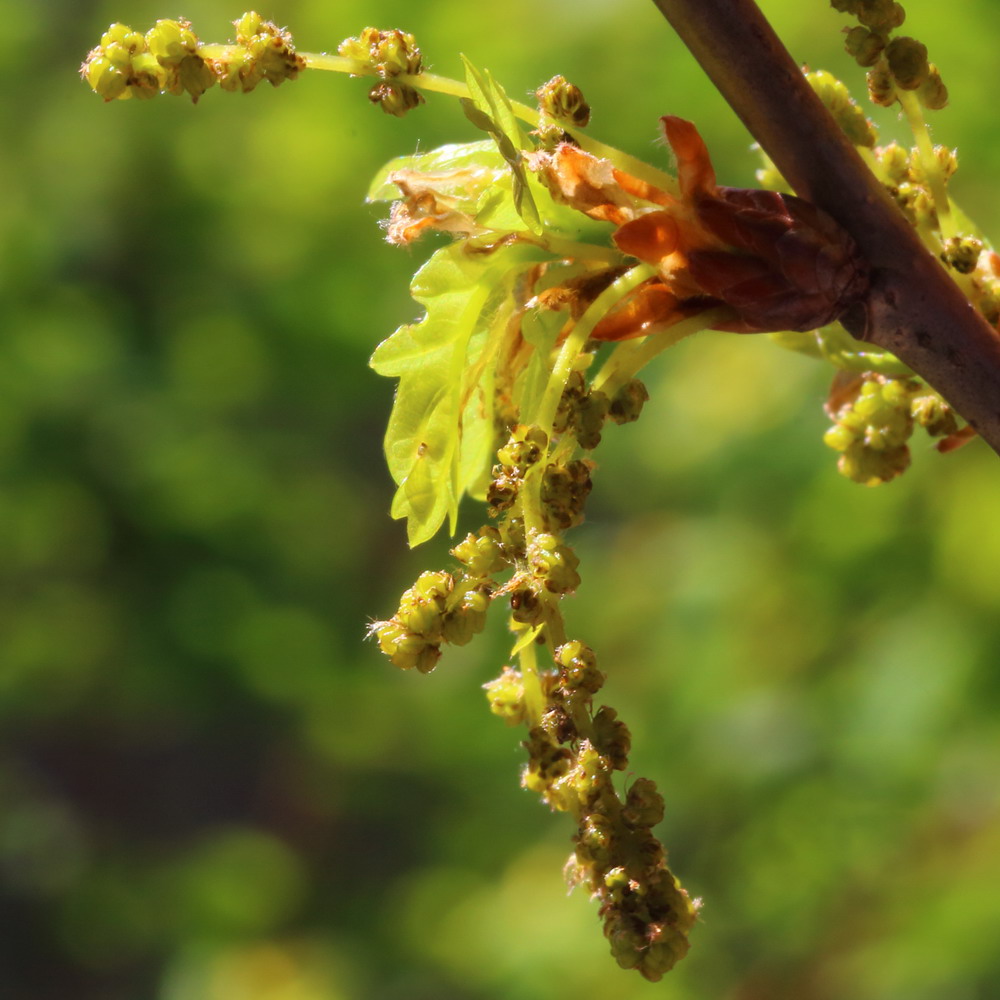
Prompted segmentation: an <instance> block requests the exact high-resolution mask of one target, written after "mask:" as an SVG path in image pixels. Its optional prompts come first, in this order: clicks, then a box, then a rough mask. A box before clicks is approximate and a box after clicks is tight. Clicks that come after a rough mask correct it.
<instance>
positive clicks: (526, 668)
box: [514, 626, 545, 729]
mask: <svg viewBox="0 0 1000 1000" xmlns="http://www.w3.org/2000/svg"><path fill="white" fill-rule="evenodd" d="M525 628H527V626H515V628H514V631H515V634H519V633H520V632H521V631H523V630H524V629H525ZM535 649H536V647H535V644H534V643H533V642H529V643H528V645H527V646H525V647H524V649H522V650H521V651H520V652H519V653H518V654H517V656H518V660H519V662H520V665H521V681H522V683H523V684H524V708H525V711H526V712H527V713H528V728H529V729H531V728H533V727H534V726H537V725H538V724H539V723H540V722H541V721H542V713H543V712H544V711H545V695H544V694H543V693H542V682H541V680H540V679H539V677H538V659H537V657H536V655H535Z"/></svg>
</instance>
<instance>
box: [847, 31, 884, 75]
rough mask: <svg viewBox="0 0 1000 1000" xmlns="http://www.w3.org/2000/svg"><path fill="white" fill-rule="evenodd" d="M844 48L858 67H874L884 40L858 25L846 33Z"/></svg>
mask: <svg viewBox="0 0 1000 1000" xmlns="http://www.w3.org/2000/svg"><path fill="white" fill-rule="evenodd" d="M844 47H845V48H846V49H847V52H848V54H849V55H851V56H853V57H854V59H855V60H856V61H857V64H858V65H859V66H864V67H866V68H867V67H869V66H874V65H875V63H876V62H877V61H878V57H879V56H880V55H881V54H882V50H883V49H884V48H885V38H884V37H883V36H882V35H881V34H879V33H878V32H875V31H869V30H868V29H867V28H863V27H861V26H860V25H859V26H858V27H856V28H851V30H850V31H848V32H847V36H846V39H845V42H844Z"/></svg>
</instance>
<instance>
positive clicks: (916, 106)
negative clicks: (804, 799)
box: [896, 88, 957, 239]
mask: <svg viewBox="0 0 1000 1000" xmlns="http://www.w3.org/2000/svg"><path fill="white" fill-rule="evenodd" d="M896 93H897V95H898V97H899V103H900V106H901V107H902V109H903V113H904V114H905V115H906V121H907V123H908V124H909V126H910V128H911V130H912V131H913V138H914V139H915V140H916V143H917V153H918V155H919V156H920V166H921V168H922V169H923V172H924V177H925V178H926V179H927V186H928V188H930V192H931V200H932V201H933V202H934V212H935V213H936V215H937V221H938V229H939V230H940V231H941V237H942V238H943V239H947V238H948V237H949V236H955V235H956V234H957V230H956V228H955V220H954V218H953V217H952V214H951V202H950V201H949V200H948V189H947V187H946V185H945V179H944V174H943V172H942V170H941V164H940V163H939V162H938V158H937V157H936V156H935V155H934V143H933V142H932V141H931V135H930V131H929V129H928V128H927V122H926V121H925V120H924V113H923V111H922V110H921V107H920V101H919V100H917V95H916V94H915V93H913V91H910V90H902V89H901V88H897V89H896Z"/></svg>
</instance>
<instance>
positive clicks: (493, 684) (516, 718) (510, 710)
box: [483, 667, 527, 726]
mask: <svg viewBox="0 0 1000 1000" xmlns="http://www.w3.org/2000/svg"><path fill="white" fill-rule="evenodd" d="M483 688H484V689H485V690H486V697H487V698H488V699H489V703H490V711H491V712H492V713H493V714H494V715H499V716H500V718H501V719H503V720H504V722H506V723H507V725H508V726H516V725H518V724H520V723H522V722H524V720H525V718H526V713H527V708H526V706H525V703H524V683H523V681H522V678H521V675H520V673H519V672H518V671H516V670H514V669H513V667H504V668H503V672H502V673H501V674H500V676H499V677H497V678H496V679H495V680H492V681H489V682H488V683H487V684H484V685H483Z"/></svg>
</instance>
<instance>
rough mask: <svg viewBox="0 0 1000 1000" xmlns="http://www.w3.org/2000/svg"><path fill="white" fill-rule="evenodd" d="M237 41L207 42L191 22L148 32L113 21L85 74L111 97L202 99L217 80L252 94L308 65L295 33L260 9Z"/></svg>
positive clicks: (160, 24)
mask: <svg viewBox="0 0 1000 1000" xmlns="http://www.w3.org/2000/svg"><path fill="white" fill-rule="evenodd" d="M234 25H235V28H236V43H235V44H233V45H211V46H206V45H203V43H202V42H201V41H200V40H199V38H198V36H197V35H196V34H195V32H194V30H193V29H192V27H191V24H190V22H189V21H184V20H177V21H173V20H160V21H157V22H156V24H154V25H153V27H152V28H150V29H149V31H147V32H146V34H145V35H143V34H141V33H139V32H137V31H133V30H132V29H131V28H130V27H128V26H127V25H124V24H113V25H111V27H110V28H108V30H107V31H106V32H105V33H104V35H103V36H102V37H101V42H100V44H99V45H98V46H97V47H96V48H94V49H92V50H91V52H90V53H89V54H88V56H87V58H86V59H85V60H84V63H83V65H82V66H81V67H80V74H81V76H82V77H83V78H84V80H86V81H87V83H88V84H90V86H91V88H92V89H93V90H94V92H95V93H97V94H98V95H100V96H101V97H103V98H104V99H105V100H106V101H113V100H122V99H126V98H130V97H137V98H140V99H146V98H151V97H156V96H157V94H172V95H174V96H180V95H182V94H187V95H189V96H190V97H191V100H192V101H195V102H197V101H198V99H199V98H200V97H201V95H202V94H204V93H205V91H206V90H208V89H209V88H211V87H213V86H215V84H216V83H218V84H219V85H220V86H221V87H222V89H223V90H230V91H234V90H238V91H241V92H243V93H248V92H249V91H251V90H253V89H254V88H255V87H256V86H257V85H258V84H259V83H261V82H262V81H265V80H266V81H267V82H268V83H270V84H271V85H272V86H275V87H277V86H278V85H279V84H280V83H282V82H284V81H285V80H294V79H295V77H296V76H298V74H299V73H300V72H301V71H302V70H303V69H305V60H304V59H303V58H302V57H301V56H300V55H298V54H297V53H296V51H295V47H294V45H293V44H292V36H291V35H290V34H289V33H288V32H287V31H285V30H284V29H283V28H279V27H278V26H277V25H276V24H274V23H273V22H271V21H266V20H265V19H264V18H262V17H261V16H260V14H258V13H256V12H255V11H248V12H247V13H245V14H243V15H242V17H240V18H239V19H238V20H236V21H235V22H234Z"/></svg>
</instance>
